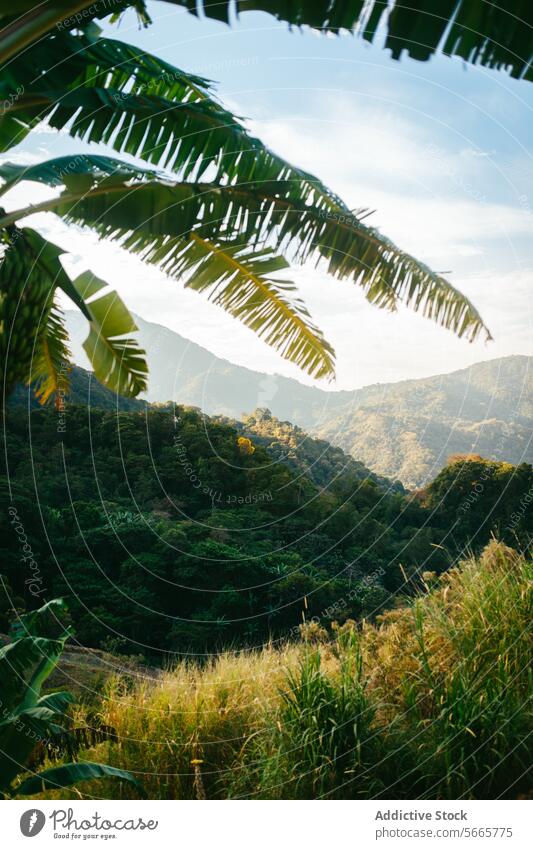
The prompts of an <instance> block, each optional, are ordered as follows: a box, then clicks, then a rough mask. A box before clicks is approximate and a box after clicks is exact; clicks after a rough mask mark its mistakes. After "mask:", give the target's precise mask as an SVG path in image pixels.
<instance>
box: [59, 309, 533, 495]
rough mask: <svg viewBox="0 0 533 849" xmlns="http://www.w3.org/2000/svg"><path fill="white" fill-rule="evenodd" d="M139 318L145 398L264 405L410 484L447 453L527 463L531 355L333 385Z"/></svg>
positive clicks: (75, 327) (228, 407)
mask: <svg viewBox="0 0 533 849" xmlns="http://www.w3.org/2000/svg"><path fill="white" fill-rule="evenodd" d="M136 321H137V323H138V325H139V339H140V343H141V345H142V346H143V347H144V348H145V349H146V351H147V355H148V363H149V366H150V384H149V393H148V399H149V400H151V401H158V402H165V401H169V400H172V401H176V402H177V403H180V404H187V405H191V406H195V407H199V408H201V409H202V410H203V411H204V412H206V413H208V414H209V415H223V416H226V417H228V418H230V419H237V420H240V419H242V418H243V416H244V415H247V414H248V415H249V414H251V413H252V412H253V410H256V409H257V408H268V409H269V410H270V411H271V413H272V415H273V416H275V417H276V418H278V419H279V420H280V421H282V422H283V421H289V422H291V423H292V424H293V425H296V426H297V427H300V428H303V429H304V430H305V431H306V432H307V433H309V434H310V435H312V436H315V437H318V438H320V439H325V440H327V441H328V442H330V443H331V444H333V445H335V446H338V447H340V448H342V449H343V450H344V451H345V452H347V453H348V454H351V455H352V457H353V458H354V459H355V460H357V461H359V462H361V463H363V464H364V465H365V466H367V467H368V468H370V469H371V470H372V471H373V472H375V473H376V474H378V475H382V476H385V477H387V478H390V479H392V480H400V481H401V482H402V484H403V485H404V486H405V487H408V488H416V487H419V486H423V485H424V484H427V483H428V482H429V481H430V480H431V479H432V478H433V477H434V476H435V475H436V474H437V473H438V472H439V471H440V469H442V468H443V467H444V466H445V465H446V461H447V458H448V456H449V455H450V454H457V453H460V454H468V453H477V454H481V455H482V456H484V457H494V458H495V459H497V460H506V461H508V462H510V463H514V464H515V465H517V464H519V463H521V462H527V463H531V462H533V442H532V441H531V434H532V432H533V357H524V356H513V357H504V358H501V359H494V360H488V361H486V362H481V363H477V364H476V365H473V366H470V367H469V368H467V369H463V370H461V371H456V372H452V373H451V374H444V375H436V376H434V377H429V378H423V379H420V380H406V381H401V382H399V383H388V384H376V385H374V386H366V387H363V388H362V389H356V390H354V391H353V392H346V391H340V392H335V391H324V390H323V389H319V388H317V387H313V386H305V385H304V384H302V383H299V382H298V381H296V380H292V379H290V378H286V377H281V376H280V375H267V374H262V373H260V372H256V371H252V370H251V369H247V368H243V367H242V366H237V365H234V364H233V363H230V362H228V361H227V360H222V359H220V358H218V357H216V356H215V355H214V354H212V353H210V352H209V351H207V350H206V349H205V348H202V347H201V346H200V345H197V344H196V343H194V342H191V341H190V340H189V339H185V338H184V337H182V336H180V335H179V334H178V333H175V332H173V331H172V330H169V329H168V328H165V327H161V326H160V325H157V324H153V323H150V322H146V321H143V319H141V318H136ZM68 324H69V331H70V333H71V336H72V339H73V353H74V357H75V360H76V361H77V362H80V363H83V361H84V360H83V357H84V354H83V350H82V348H81V342H82V340H83V338H84V333H85V330H84V327H83V322H82V320H81V319H80V317H79V316H78V315H77V314H76V313H69V316H68Z"/></svg>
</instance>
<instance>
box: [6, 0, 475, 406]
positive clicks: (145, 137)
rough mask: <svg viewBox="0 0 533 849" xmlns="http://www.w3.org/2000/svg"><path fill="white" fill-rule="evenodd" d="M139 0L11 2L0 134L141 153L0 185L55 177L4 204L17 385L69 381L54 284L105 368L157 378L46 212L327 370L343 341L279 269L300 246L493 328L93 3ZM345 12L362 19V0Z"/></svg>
mask: <svg viewBox="0 0 533 849" xmlns="http://www.w3.org/2000/svg"><path fill="white" fill-rule="evenodd" d="M132 5H133V6H135V8H136V9H137V11H138V13H139V15H140V16H141V20H142V21H143V22H144V23H147V22H148V18H147V15H146V11H145V9H144V4H143V3H142V2H136V3H128V2H125V0H118V1H117V2H114V0H113V2H111V0H110V2H108V3H105V4H92V5H89V4H87V3H79V2H78V3H76V2H67V0H55V2H54V0H51V2H46V3H44V4H42V6H39V7H37V9H33V4H29V3H27V2H26V0H18V2H16V4H15V9H16V12H17V13H18V15H13V14H11V16H7V15H6V13H1V15H2V17H3V19H4V23H5V26H4V29H3V31H2V33H0V35H1V36H2V37H1V39H0V59H2V58H3V59H4V60H7V61H6V64H5V66H4V69H3V77H2V82H1V84H0V95H1V98H2V99H3V101H4V108H3V114H1V115H0V150H1V151H7V150H9V149H11V148H12V147H13V146H15V145H16V144H18V143H19V142H20V141H22V139H23V138H24V137H25V136H26V134H27V133H29V132H30V131H31V130H32V128H34V127H35V126H36V124H38V123H39V122H41V121H43V120H44V121H47V122H48V123H49V124H50V126H52V127H54V128H55V129H58V130H63V131H66V132H67V133H69V134H70V135H71V136H72V137H75V138H79V139H83V140H84V141H87V142H95V143H97V142H98V143H105V144H107V146H108V147H109V149H110V150H111V151H115V152H117V153H128V154H131V155H133V156H135V157H136V159H137V160H138V161H139V162H140V163H141V164H140V165H131V164H128V163H126V162H124V161H123V160H122V159H119V158H116V157H111V156H96V155H92V154H86V155H67V156H63V157H60V158H56V159H52V160H49V161H46V162H43V163H39V164H38V165H31V166H28V167H25V166H20V165H16V164H13V163H4V164H3V165H2V166H1V167H0V178H1V179H2V180H3V184H2V186H1V187H0V195H7V194H8V193H9V192H10V191H11V190H12V189H13V188H15V186H17V185H18V184H19V183H20V182H21V181H23V180H24V181H36V182H39V183H41V184H44V185H46V186H48V187H50V189H51V190H55V191H54V194H53V195H52V194H51V197H50V198H49V199H48V200H46V201H43V202H41V203H39V204H36V205H34V206H29V207H25V208H22V209H18V210H15V211H12V212H6V211H5V210H3V209H0V240H1V242H2V243H3V249H4V255H3V260H2V264H1V266H0V328H1V331H0V354H1V355H2V361H3V362H4V363H5V368H4V373H3V389H4V395H5V394H7V393H8V392H9V391H10V390H11V388H12V387H13V385H14V384H15V382H16V381H19V380H23V379H26V380H31V381H35V382H36V384H37V393H38V395H39V397H40V400H41V401H43V402H44V401H46V400H47V399H48V398H49V397H50V396H51V395H52V394H53V393H55V394H56V398H57V397H58V396H59V393H60V390H61V389H62V387H64V386H65V385H66V382H67V375H66V371H67V370H68V369H67V368H66V363H68V359H69V352H68V346H67V341H68V340H67V334H66V331H65V327H64V323H63V316H62V314H61V311H60V310H59V308H58V306H57V303H56V301H55V293H56V290H57V289H61V290H62V291H63V292H64V293H66V294H67V296H68V297H69V298H70V299H71V300H72V301H73V303H74V304H75V305H76V306H77V307H78V308H79V309H80V310H81V311H82V312H83V314H84V316H85V317H86V319H87V320H88V322H89V336H88V338H87V340H86V342H85V346H84V347H85V350H86V352H87V354H88V356H89V358H90V360H91V362H92V365H93V368H94V371H95V374H96V376H97V377H98V378H99V379H100V380H101V381H102V382H103V383H105V384H106V385H107V386H109V387H110V388H112V389H113V390H115V391H117V392H119V393H120V394H123V395H137V394H138V393H139V392H141V391H142V390H144V389H145V388H146V379H147V367H146V363H145V359H144V355H143V352H142V351H141V350H140V349H139V348H138V346H137V344H136V342H135V341H134V339H133V337H132V336H131V334H132V333H133V332H134V331H135V329H136V327H135V323H134V322H133V319H132V318H131V316H130V314H129V312H128V310H127V309H126V307H125V305H124V304H123V302H122V301H121V299H120V298H119V297H118V295H117V294H116V293H114V292H111V291H108V290H107V288H106V283H105V282H104V281H102V280H98V279H97V278H95V276H94V275H93V274H91V273H90V272H86V273H84V274H82V275H80V276H79V277H78V278H76V280H74V281H73V280H71V279H70V277H69V276H68V275H67V274H66V272H65V270H64V268H63V266H62V263H61V256H62V253H63V251H62V250H61V249H60V248H58V247H57V246H56V245H53V244H52V243H51V242H49V241H47V240H46V239H44V238H43V237H42V236H41V235H40V234H39V233H37V232H36V231H35V230H32V229H31V228H29V227H27V226H24V225H23V222H24V219H25V218H26V217H27V216H28V215H29V214H31V213H34V212H43V211H49V212H54V213H55V214H56V215H59V216H60V217H61V218H63V219H64V220H65V221H67V222H71V223H75V224H78V225H82V226H87V227H90V228H91V229H92V230H94V231H95V232H96V233H97V234H98V235H99V236H100V237H102V238H105V239H109V240H113V241H115V242H117V243H118V244H120V245H122V246H124V247H125V248H127V249H128V250H129V251H132V252H133V253H136V254H138V255H140V256H141V257H142V258H143V259H144V260H145V261H146V262H148V263H152V264H155V265H157V266H158V267H159V268H161V269H162V270H163V271H165V272H166V273H167V274H168V275H170V276H172V277H175V278H178V279H180V280H182V281H183V282H184V283H185V285H186V286H189V287H191V288H193V289H195V290H196V291H199V292H204V293H205V294H207V295H208V296H209V298H210V299H211V300H213V301H214V302H215V303H217V304H218V305H220V306H222V307H223V308H224V309H225V310H227V311H228V312H229V313H230V314H231V315H233V316H234V317H235V318H237V319H239V320H240V321H242V322H244V323H245V324H246V325H247V326H248V327H250V328H251V329H252V330H254V331H255V332H256V333H258V335H259V336H261V337H262V338H263V339H264V340H265V341H266V342H267V343H268V344H269V345H271V346H272V347H274V348H275V349H276V350H277V351H278V352H279V353H280V354H281V355H282V356H283V357H285V358H286V359H288V360H290V361H291V362H294V363H296V364H297V365H299V366H300V367H301V368H302V369H303V370H304V371H306V372H307V373H308V374H310V375H312V376H315V377H322V378H324V377H325V378H331V377H332V376H333V374H334V360H335V354H334V351H333V349H332V347H331V345H330V344H329V343H328V342H327V340H326V339H325V338H324V336H323V334H322V332H321V331H320V330H319V329H318V327H317V326H316V325H315V324H314V322H313V321H312V319H311V316H310V315H309V312H308V310H307V308H306V307H305V304H304V303H303V302H302V301H301V300H300V299H299V298H297V297H295V296H294V290H295V286H294V284H293V283H292V282H291V281H289V280H286V279H283V280H282V279H279V276H278V275H279V273H280V272H284V271H286V269H287V268H288V266H289V261H290V262H306V261H308V260H314V261H315V262H317V263H319V262H320V263H322V264H323V265H324V266H325V267H326V268H327V270H328V272H329V273H330V274H331V275H332V276H334V277H337V278H339V279H348V280H351V281H352V282H354V283H356V284H357V285H359V286H361V287H362V288H363V290H364V292H365V295H366V297H367V299H368V300H369V301H371V302H372V303H374V304H376V305H377V306H378V307H382V308H387V309H390V310H394V309H396V307H397V305H398V304H399V303H400V302H401V303H404V304H407V305H408V306H410V307H412V308H413V309H415V310H417V311H419V312H421V313H422V314H423V315H425V316H427V317H429V318H432V319H434V320H435V321H437V322H438V323H439V324H441V325H443V326H445V327H447V328H449V329H451V330H453V331H454V332H456V333H457V334H458V335H460V336H462V335H465V336H466V337H467V338H469V339H474V338H475V337H476V336H477V335H478V334H480V333H482V332H483V333H485V335H486V336H487V338H490V334H489V331H488V330H487V328H486V327H485V326H484V324H483V321H482V319H481V317H480V316H479V314H478V313H477V311H476V310H475V308H474V307H473V305H472V304H471V303H470V302H469V301H468V300H467V299H466V298H465V297H464V296H463V295H462V294H461V293H460V292H458V291H457V290H456V289H455V288H454V287H452V286H451V285H450V283H449V282H447V281H446V280H445V279H444V278H442V277H441V276H440V275H439V274H436V273H434V272H432V271H431V270H430V269H429V268H427V267H426V266H424V265H423V264H421V263H419V262H417V261H416V260H415V259H414V258H413V257H411V256H409V255H408V254H405V253H404V252H403V251H401V250H400V249H399V248H397V247H396V246H395V245H394V244H393V243H392V242H390V241H389V240H388V239H387V238H385V237H384V236H383V235H382V234H381V233H380V232H379V231H378V230H377V229H375V228H373V227H371V226H369V225H368V224H367V223H366V222H365V220H364V219H365V217H366V215H367V212H366V211H365V210H363V209H359V210H355V211H354V210H350V209H349V208H348V207H347V206H346V204H345V203H344V202H343V201H342V200H341V199H340V198H339V197H337V196H336V195H335V194H334V193H333V192H331V191H330V190H329V189H328V188H327V187H326V186H324V185H323V184H322V183H321V182H320V181H319V180H318V179H317V178H315V177H314V176H312V175H310V174H307V173H305V172H303V171H301V170H300V169H298V168H295V167H293V166H292V165H290V164H289V163H287V162H285V161H284V160H283V159H281V158H280V157H278V156H276V155H275V154H274V153H272V152H271V151H269V150H268V149H267V148H265V146H264V145H263V144H262V143H261V142H260V141H259V140H258V139H256V138H253V137H252V136H251V135H250V134H249V133H248V132H247V130H246V128H245V126H244V125H243V123H242V122H241V120H240V119H238V118H237V117H235V116H234V115H232V114H231V113H230V112H228V111H227V110H226V109H224V108H223V106H222V105H221V104H220V103H219V102H218V100H217V99H216V98H215V95H214V92H213V88H212V86H211V84H210V83H209V82H208V81H207V80H205V79H202V78H200V77H197V76H194V75H192V74H187V73H185V72H184V71H182V70H180V69H178V68H175V67H173V66H171V65H169V64H168V63H166V62H163V61H162V60H160V59H159V58H157V57H155V56H151V55H150V54H146V53H143V52H141V51H139V50H138V49H137V48H135V47H133V46H131V45H128V44H125V43H123V42H120V41H116V40H114V39H108V38H102V37H101V36H100V32H99V30H98V28H97V27H96V25H95V23H94V20H93V18H97V17H104V16H105V15H108V14H109V12H110V9H112V11H114V12H116V13H119V12H120V11H122V10H123V9H125V8H126V7H127V6H132ZM268 5H269V9H270V10H271V11H274V13H276V14H278V17H282V18H283V19H286V20H288V21H289V22H297V23H306V22H309V23H312V24H314V25H318V26H320V25H321V24H320V21H316V20H315V18H316V15H312V10H311V4H307V3H306V4H301V14H299V17H297V18H296V19H295V17H294V14H293V13H292V12H291V13H290V14H288V13H287V14H285V11H284V9H285V4H280V9H281V11H280V10H277V9H276V6H275V4H268ZM343 5H345V4H343ZM355 5H357V4H354V6H355ZM193 7H194V4H191V8H193ZM194 8H195V7H194ZM215 8H219V11H220V12H221V13H223V14H225V13H226V11H227V10H226V5H225V4H218V5H217V6H216V7H212V8H211V10H210V13H211V14H215V11H214V10H215ZM243 8H244V7H243ZM246 8H255V7H254V4H252V3H250V4H248V3H247V4H246ZM257 8H261V4H258V6H257ZM291 8H292V4H291ZM339 8H340V7H339ZM304 12H305V14H304ZM20 13H22V14H20ZM335 14H337V13H335ZM332 15H333V13H332ZM348 18H349V21H348V24H349V26H351V25H352V23H353V20H352V18H353V14H352V13H350V15H349V16H348ZM337 19H338V21H339V22H340V18H339V17H338V15H337V17H335V16H334V15H333V17H332V21H333V23H331V22H330V24H328V27H329V28H332V29H334V30H336V29H338V24H337V23H335V21H337ZM0 20H1V18H0ZM350 21H352V23H350ZM52 27H55V28H53V29H52ZM57 189H60V192H59V193H57Z"/></svg>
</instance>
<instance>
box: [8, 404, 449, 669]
mask: <svg viewBox="0 0 533 849" xmlns="http://www.w3.org/2000/svg"><path fill="white" fill-rule="evenodd" d="M59 420H60V413H58V411H56V410H54V409H51V408H48V409H44V410H36V411H33V412H31V413H30V416H29V419H27V418H26V416H25V415H23V414H22V411H21V410H20V409H18V408H17V409H13V410H12V411H11V412H9V413H8V415H7V420H6V436H7V445H6V448H7V463H8V468H7V476H6V477H5V478H4V479H3V481H2V482H1V484H0V485H1V486H2V491H3V494H4V496H5V500H6V501H10V502H11V503H12V505H13V506H12V508H11V510H12V511H14V513H13V512H12V513H7V512H5V513H4V515H3V517H2V519H1V523H2V526H1V546H2V549H1V554H2V573H3V575H4V579H5V581H6V582H7V585H8V586H9V587H10V591H9V598H10V599H11V601H12V604H13V605H14V606H15V608H17V609H19V610H23V609H26V608H28V607H32V606H36V605H37V604H38V602H39V600H40V599H41V597H43V596H44V597H45V598H48V597H50V596H53V597H55V596H63V595H64V596H66V597H68V598H69V605H70V609H71V613H72V616H73V619H74V621H75V623H76V632H77V637H78V639H79V640H80V641H81V642H82V644H84V645H89V646H94V647H98V648H103V649H109V650H113V651H116V650H117V649H119V650H123V651H124V652H126V653H128V654H139V653H141V654H147V655H150V656H152V658H153V656H154V655H155V656H156V658H157V659H158V660H159V661H160V660H162V659H163V658H162V655H163V654H166V653H168V652H183V651H192V652H198V653H203V652H213V651H217V650H219V649H220V648H222V647H223V646H227V645H229V644H233V643H237V644H247V645H250V644H251V645H256V644H258V643H262V642H264V641H265V640H268V639H269V638H270V637H281V636H282V635H286V634H287V632H288V631H289V630H290V629H291V628H295V627H297V626H298V624H299V623H300V622H301V619H302V613H303V612H304V610H307V611H308V612H309V613H310V614H311V615H315V614H321V615H323V612H324V611H326V610H329V609H331V610H330V613H329V614H328V615H329V616H330V617H331V615H335V617H336V618H346V617H348V616H360V615H363V614H365V615H371V614H372V613H373V612H376V611H379V610H380V609H381V608H383V607H384V606H386V605H387V604H388V603H389V598H390V596H391V594H393V593H394V592H395V591H396V590H397V589H398V588H399V587H401V586H402V584H403V582H404V573H405V570H407V571H408V572H413V573H414V572H416V571H417V570H421V569H424V568H436V569H440V568H445V567H446V566H447V565H448V563H449V558H448V557H447V556H446V555H445V553H444V552H443V551H442V550H441V549H440V548H439V547H438V546H437V545H436V544H437V543H438V542H439V540H440V538H441V536H442V530H441V529H440V528H438V527H432V526H431V522H430V518H431V512H430V510H428V509H427V508H425V507H424V506H422V505H421V504H419V503H418V502H416V501H415V500H413V499H410V498H407V497H406V496H404V495H402V494H401V493H399V492H390V493H389V492H388V491H387V490H386V489H383V488H381V487H380V486H378V484H377V483H376V481H375V480H373V479H372V478H371V477H362V476H360V475H356V476H354V475H352V474H346V475H337V474H330V473H329V472H328V475H329V478H330V480H331V483H330V486H329V488H327V489H324V488H320V487H318V486H317V485H316V484H315V483H314V481H313V480H312V479H311V478H309V477H307V476H306V475H304V474H302V473H295V472H294V471H293V470H292V469H291V468H289V467H288V466H287V465H284V464H282V463H280V462H275V461H273V460H272V458H271V456H270V455H269V454H268V453H267V452H266V451H265V449H264V448H263V447H262V446H261V445H260V444H254V443H253V442H252V441H251V440H250V439H249V438H248V437H246V436H243V435H242V433H241V431H239V430H236V429H235V428H233V427H231V426H230V425H228V424H224V423H221V422H219V421H213V420H210V419H208V418H205V417H203V416H201V415H199V414H198V413H197V412H195V411H194V410H190V409H189V410H188V409H185V408H182V407H175V408H174V407H170V408H164V409H160V410H157V409H149V410H146V411H139V412H119V413H117V412H116V411H115V412H111V411H105V410H101V409H93V408H91V409H88V408H84V407H81V406H80V407H75V406H69V407H68V410H67V413H66V416H65V422H66V423H65V424H61V426H60V428H59V429H58V421H59ZM62 420H63V419H62V418H61V421H62ZM28 434H29V435H30V438H28ZM15 528H17V529H18V530H15ZM20 533H23V534H24V539H25V540H26V541H27V542H26V544H27V545H29V546H30V550H31V553H32V558H33V559H32V562H33V563H35V564H36V567H35V568H33V567H32V568H33V571H32V569H30V567H29V566H28V565H27V564H26V562H24V564H23V567H22V568H21V550H20V545H21V543H20V539H19V536H20ZM28 556H29V555H28ZM36 569H38V571H36ZM402 569H403V572H402ZM32 577H33V578H35V580H34V581H32ZM6 603H8V602H6ZM7 615H8V611H7V610H5V612H4V618H6V617H7ZM1 627H2V626H1V624H0V628H1ZM4 630H5V628H4Z"/></svg>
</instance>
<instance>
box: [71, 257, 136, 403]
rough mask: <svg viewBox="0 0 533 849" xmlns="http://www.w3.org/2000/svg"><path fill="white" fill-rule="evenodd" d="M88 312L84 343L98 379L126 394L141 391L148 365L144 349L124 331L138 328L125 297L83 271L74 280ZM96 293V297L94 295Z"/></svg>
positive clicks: (133, 394)
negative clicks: (121, 296) (103, 292)
mask: <svg viewBox="0 0 533 849" xmlns="http://www.w3.org/2000/svg"><path fill="white" fill-rule="evenodd" d="M73 285H74V287H75V289H76V291H77V292H78V294H79V295H80V297H81V298H83V301H84V303H85V305H86V308H87V310H88V311H89V314H90V322H89V335H88V337H87V339H86V340H85V342H84V343H83V347H84V349H85V352H86V354H87V356H88V357H89V360H90V362H91V365H92V367H93V369H94V373H95V375H96V377H97V378H98V380H99V381H100V382H101V383H103V384H104V385H105V386H107V387H108V388H109V389H111V390H113V392H117V393H118V394H119V395H124V396H126V397H130V396H135V395H138V394H139V392H144V391H145V389H146V386H147V382H146V378H147V374H148V367H147V365H146V360H145V354H144V351H143V350H142V349H141V348H139V346H138V345H137V342H136V341H135V339H132V338H131V336H128V335H127V334H129V333H133V332H135V331H136V330H137V329H138V328H137V325H136V324H135V322H134V320H133V318H132V317H131V315H130V313H129V312H128V310H127V308H126V305H125V304H124V301H123V300H122V298H120V296H119V295H118V294H117V293H116V292H113V291H107V292H106V293H105V294H103V295H101V294H98V293H100V292H101V291H102V289H107V283H105V282H104V281H103V280H100V279H99V278H98V277H95V275H94V274H92V272H90V271H85V272H84V273H83V274H80V275H79V277H77V278H76V279H75V280H74V281H73ZM97 294H98V297H95V296H96V295H97Z"/></svg>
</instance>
